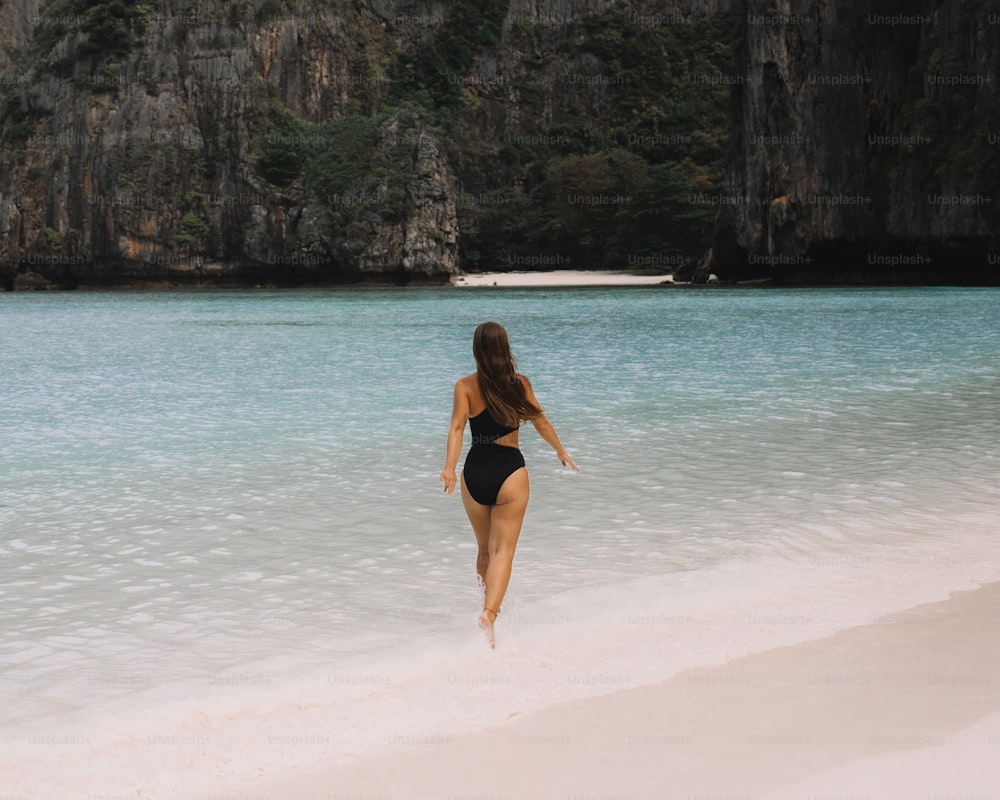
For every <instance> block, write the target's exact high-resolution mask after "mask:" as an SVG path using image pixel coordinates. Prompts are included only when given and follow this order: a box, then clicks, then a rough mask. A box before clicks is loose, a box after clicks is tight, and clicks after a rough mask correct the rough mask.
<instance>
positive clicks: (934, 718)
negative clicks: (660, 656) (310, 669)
mask: <svg viewBox="0 0 1000 800" xmlns="http://www.w3.org/2000/svg"><path fill="white" fill-rule="evenodd" d="M997 619H1000V583H994V584H989V585H987V586H985V587H983V588H981V589H978V590H974V591H966V592H958V593H955V594H954V595H952V597H951V599H949V600H947V601H944V602H939V603H932V604H928V605H923V606H919V607H917V608H915V609H912V610H910V611H907V612H902V613H900V614H896V615H892V616H891V617H887V618H884V619H880V620H878V622H877V623H876V624H871V625H866V626H862V627H857V628H852V629H849V630H845V631H842V632H840V633H838V634H836V635H834V636H830V637H828V638H824V639H820V640H815V641H811V642H806V643H803V644H799V645H795V646H792V647H784V648H778V649H775V650H770V651H767V652H763V653H758V654H755V655H751V656H748V657H745V658H738V659H735V660H732V661H730V662H728V663H726V664H724V665H722V666H719V667H715V668H707V669H699V670H691V671H688V672H685V673H681V674H679V675H678V676H676V677H675V678H673V679H671V680H668V681H666V682H663V683H660V684H657V685H652V686H644V687H639V688H635V689H630V690H625V691H620V692H615V693H612V694H608V695H604V696H601V697H597V698H593V699H587V700H580V701H573V702H569V703H564V704H560V705H557V706H552V707H549V708H546V709H543V710H541V711H538V712H535V713H530V714H525V715H524V716H514V718H512V719H511V720H510V721H509V722H508V723H507V724H505V725H502V726H498V727H494V728H490V729H488V730H484V731H481V732H478V733H474V734H468V735H464V736H459V737H455V738H449V739H448V740H447V741H446V742H443V743H434V744H427V745H421V746H417V747H413V748H411V749H409V750H400V751H396V752H393V753H387V754H383V755H379V756H373V757H370V758H367V759H363V760H359V761H357V762H356V763H354V764H353V765H351V766H349V767H346V768H341V769H337V770H331V771H328V772H326V773H320V774H314V775H303V776H302V778H301V779H300V780H297V781H293V782H292V783H290V784H289V783H284V784H281V785H267V786H256V787H253V792H252V794H253V795H254V796H259V797H261V798H293V797H294V798H297V800H321V799H322V800H333V798H347V797H365V798H383V799H386V798H400V800H403V799H404V798H442V799H443V798H451V800H457V799H458V798H492V799H494V800H497V799H499V798H510V799H512V800H513V799H516V800H525V799H527V800H532V799H533V798H539V800H541V799H542V798H545V799H546V800H551V798H566V800H584V798H600V799H601V800H611V798H615V799H616V800H624V799H625V798H629V799H630V800H632V799H636V798H650V799H651V800H652V799H653V798H655V799H656V800H662V799H663V798H667V799H668V800H672V799H673V798H677V799H678V800H709V799H710V798H711V799H712V800H723V799H724V800H758V799H760V800H820V799H821V798H837V800H846V799H847V798H851V799H852V800H862V799H863V800H914V798H927V799H928V800H933V799H934V798H957V797H961V798H976V800H996V799H997V798H998V797H1000V794H998V792H1000V768H998V767H997V766H996V764H997V762H998V758H997V756H998V754H1000V636H998V635H997V631H996V621H997ZM236 788H237V787H234V789H236ZM239 788H240V790H241V791H246V789H245V788H243V787H239Z"/></svg>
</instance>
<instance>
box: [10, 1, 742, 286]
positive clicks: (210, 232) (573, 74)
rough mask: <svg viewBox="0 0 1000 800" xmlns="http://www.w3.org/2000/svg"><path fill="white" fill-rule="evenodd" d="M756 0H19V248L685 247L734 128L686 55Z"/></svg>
mask: <svg viewBox="0 0 1000 800" xmlns="http://www.w3.org/2000/svg"><path fill="white" fill-rule="evenodd" d="M740 6H741V3H740V2H738V0H672V1H671V2H666V3H664V2H660V1H659V0H649V1H648V2H647V1H646V0H639V1H638V2H621V0H449V1H448V2H419V1H418V0H363V1H362V2H357V1H356V0H310V2H306V0H236V1H235V2H234V1H233V0H166V2H162V3H159V4H153V3H151V2H146V3H143V2H135V1H134V0H0V37H2V39H3V41H2V44H3V47H2V54H0V74H2V77H3V84H2V86H0V95H2V98H0V99H2V108H0V114H2V117H0V162H2V165H3V172H2V173H0V274H2V275H3V276H4V283H5V284H6V285H7V286H8V287H10V286H13V285H15V284H16V285H18V286H37V285H60V286H73V285H82V284H97V285H101V284H115V283H131V284H134V283H140V284H142V283H146V284H163V283H166V284H172V283H216V284H219V283H221V284H225V283H247V282H265V283H317V282H334V281H356V280H392V281H398V282H407V281H410V280H424V281H439V280H443V279H445V278H446V277H447V276H449V275H451V274H453V273H455V272H456V271H457V270H459V269H460V268H462V267H464V268H472V269H503V268H526V267H527V268H530V267H533V266H539V265H541V266H546V265H551V264H557V265H559V264H563V265H570V266H574V267H587V266H629V265H630V264H633V263H640V264H644V265H645V264H649V263H654V262H657V261H659V260H662V256H663V254H667V256H668V257H669V258H670V259H675V260H683V259H689V258H690V257H691V254H694V253H697V252H700V251H701V250H703V249H704V245H705V242H706V241H707V238H708V234H709V232H710V229H711V216H712V215H713V214H712V210H711V209H709V210H706V209H695V211H694V212H693V213H689V212H688V211H686V210H685V209H684V207H683V206H684V201H683V197H684V195H685V194H686V193H687V192H689V191H691V190H692V189H693V188H694V187H698V186H700V187H702V188H704V187H708V186H714V185H715V184H716V183H717V182H718V180H719V178H720V177H721V174H722V157H723V155H724V152H725V142H726V141H727V140H728V135H727V134H726V132H725V126H726V124H727V122H726V115H727V114H728V110H727V103H726V101H725V90H724V89H720V88H719V87H718V86H715V87H713V88H711V89H705V88H704V87H699V86H697V84H695V83H694V82H693V81H692V80H690V79H691V78H692V77H697V76H699V75H703V74H705V73H707V72H712V73H715V72H719V71H720V70H721V71H722V72H725V71H727V69H726V68H721V67H719V64H722V63H724V62H727V61H728V60H729V59H731V52H730V51H731V50H733V48H731V47H730V46H729V45H728V44H727V43H726V42H727V41H729V40H731V41H735V38H733V37H734V36H735V35H736V34H738V31H739V24H738V22H739V18H740V16H741V14H740V13H738V9H739V7H740ZM726 14H729V15H731V17H732V19H727V18H723V15H726ZM734 22H735V23H736V24H734ZM688 100H690V102H688ZM671 263H675V262H671ZM677 263H679V262H677Z"/></svg>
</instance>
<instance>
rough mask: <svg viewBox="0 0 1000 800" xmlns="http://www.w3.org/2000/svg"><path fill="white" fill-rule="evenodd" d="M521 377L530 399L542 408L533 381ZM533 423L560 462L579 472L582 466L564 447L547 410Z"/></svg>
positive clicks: (532, 421)
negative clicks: (578, 464)
mask: <svg viewBox="0 0 1000 800" xmlns="http://www.w3.org/2000/svg"><path fill="white" fill-rule="evenodd" d="M521 377H522V378H524V391H525V393H526V394H527V396H528V399H529V400H530V401H531V402H532V403H534V404H535V405H536V406H538V408H541V407H542V405H541V403H539V402H538V398H537V397H535V390H534V389H532V388H531V382H530V381H529V380H528V379H527V378H525V377H524V376H523V375H522V376H521ZM531 423H532V424H533V425H534V426H535V430H536V431H538V435H539V436H541V437H542V438H543V439H544V440H545V441H546V442H547V443H548V445H549V447H551V448H552V449H553V450H555V451H556V457H557V458H558V459H559V462H560V463H561V464H562V465H563V466H564V467H571V468H572V469H573V471H574V472H579V471H580V468H579V467H578V466H577V465H576V463H575V462H574V461H573V459H572V458H570V455H569V453H567V452H566V448H565V447H563V444H562V442H560V441H559V434H557V433H556V429H555V426H554V425H553V424H552V423H551V422H549V418H548V417H546V416H545V412H544V411H543V412H542V413H541V414H539V415H538V416H537V417H535V418H534V419H533V420H531Z"/></svg>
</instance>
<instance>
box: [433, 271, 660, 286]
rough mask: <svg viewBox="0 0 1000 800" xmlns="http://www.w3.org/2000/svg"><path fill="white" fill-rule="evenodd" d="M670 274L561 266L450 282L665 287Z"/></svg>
mask: <svg viewBox="0 0 1000 800" xmlns="http://www.w3.org/2000/svg"><path fill="white" fill-rule="evenodd" d="M673 282H674V277H673V275H672V274H670V273H663V272H658V271H656V270H621V271H617V270H580V269H558V270H552V271H551V272H480V273H466V274H462V275H456V276H454V277H453V278H452V279H451V280H450V281H449V283H450V284H451V285H452V286H459V287H463V288H466V287H480V286H490V287H493V286H497V287H509V288H525V287H532V286H539V287H542V286H544V287H559V286H574V287H577V286H579V287H582V286H661V285H663V284H673Z"/></svg>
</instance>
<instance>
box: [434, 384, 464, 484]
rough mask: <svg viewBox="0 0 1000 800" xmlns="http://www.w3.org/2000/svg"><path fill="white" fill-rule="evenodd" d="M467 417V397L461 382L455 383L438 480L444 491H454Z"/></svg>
mask: <svg viewBox="0 0 1000 800" xmlns="http://www.w3.org/2000/svg"><path fill="white" fill-rule="evenodd" d="M468 419H469V397H468V395H467V394H466V393H465V391H464V389H463V388H462V382H461V381H458V382H457V383H456V384H455V393H454V402H453V403H452V408H451V425H449V426H448V446H447V449H446V452H445V457H444V469H443V470H441V476H440V481H441V483H443V484H444V491H446V492H447V493H448V494H454V493H455V487H456V486H457V485H458V476H457V475H456V474H455V470H456V468H457V467H458V458H459V456H460V455H461V453H462V436H463V435H464V434H465V423H466V422H467V421H468Z"/></svg>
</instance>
